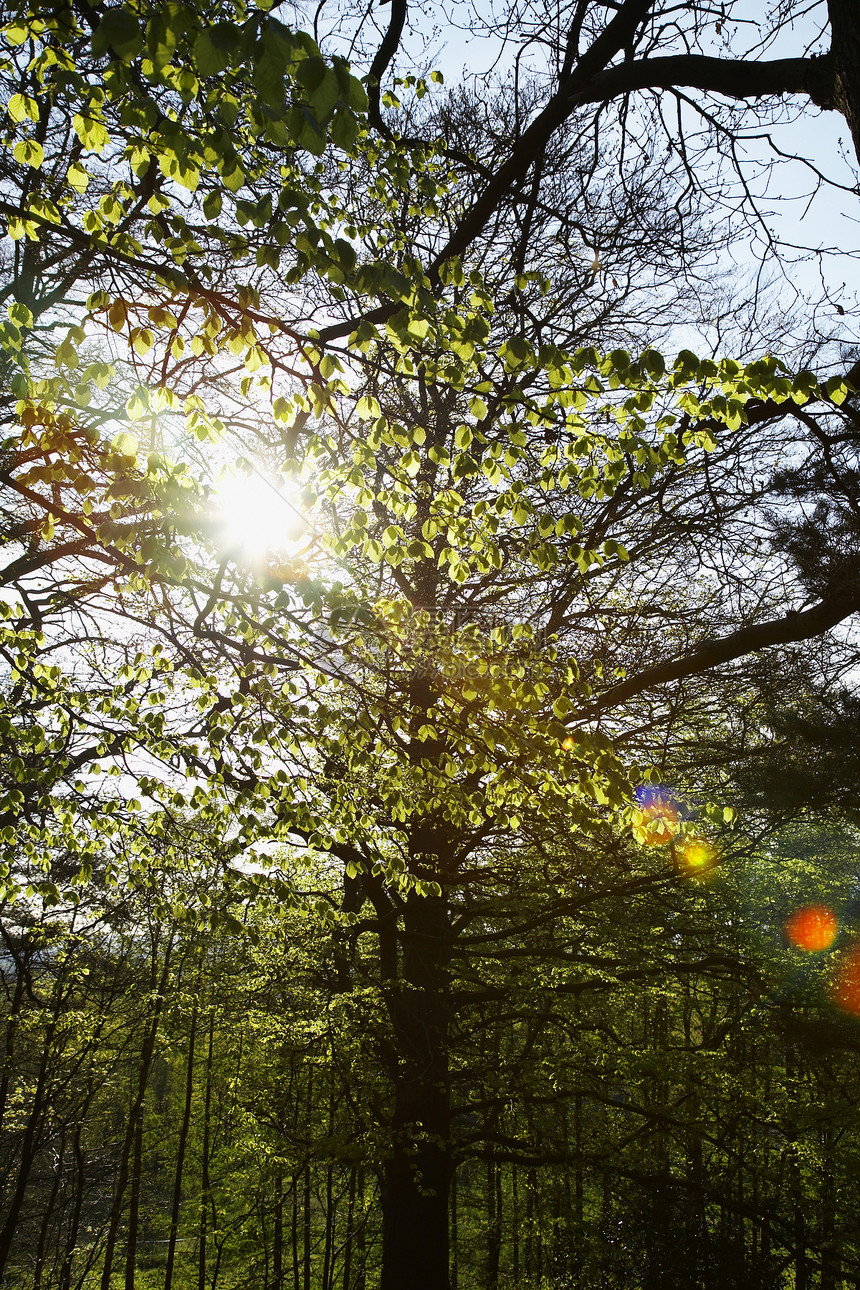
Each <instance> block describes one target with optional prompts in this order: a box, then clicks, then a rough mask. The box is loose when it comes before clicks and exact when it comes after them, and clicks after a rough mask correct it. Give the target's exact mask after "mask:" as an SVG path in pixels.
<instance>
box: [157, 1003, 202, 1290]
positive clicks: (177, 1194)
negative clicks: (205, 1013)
mask: <svg viewBox="0 0 860 1290" xmlns="http://www.w3.org/2000/svg"><path fill="white" fill-rule="evenodd" d="M199 986H200V983H199V980H198V993H195V996H194V1004H193V1006H192V1009H191V1023H190V1024H191V1031H190V1034H189V1036H188V1067H187V1070H186V1074H185V1104H184V1106H183V1108H182V1123H181V1125H180V1128H179V1142H178V1144H177V1147H176V1169H175V1171H174V1175H173V1200H172V1202H171V1206H170V1236H169V1238H168V1242H167V1267H166V1268H165V1270H164V1290H171V1288H172V1286H173V1265H174V1263H175V1261H176V1238H177V1235H178V1233H179V1211H180V1209H181V1206H182V1175H183V1172H184V1169H185V1150H186V1147H187V1145H188V1132H189V1129H190V1127H191V1108H192V1105H193V1101H194V1049H195V1045H196V1042H197V1015H198V1006H199Z"/></svg>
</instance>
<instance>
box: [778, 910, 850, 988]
mask: <svg viewBox="0 0 860 1290" xmlns="http://www.w3.org/2000/svg"><path fill="white" fill-rule="evenodd" d="M838 931H839V924H838V922H837V921H836V915H835V914H834V913H833V910H832V909H828V908H827V906H826V905H803V906H802V907H801V908H800V909H796V910H795V911H794V913H793V914H792V915H791V917H790V918H788V919H786V923H785V934H786V936H787V937H788V939H789V940H790V941H791V943H792V945H793V946H795V948H796V949H798V950H829V949H830V946H831V945H832V944H833V942H834V941H835V940H836V933H837V932H838ZM857 970H858V989H860V966H858V969H857Z"/></svg>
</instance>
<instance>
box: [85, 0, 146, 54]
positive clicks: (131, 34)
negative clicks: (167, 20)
mask: <svg viewBox="0 0 860 1290" xmlns="http://www.w3.org/2000/svg"><path fill="white" fill-rule="evenodd" d="M142 46H143V35H142V33H141V30H140V24H139V23H138V20H137V15H136V14H134V13H133V12H132V11H131V9H127V8H126V7H125V5H123V6H122V7H121V8H119V9H109V10H108V11H107V13H106V14H105V16H104V18H103V19H102V21H101V22H100V23H99V25H98V27H96V29H95V31H94V32H93V39H92V47H93V53H94V54H95V56H96V58H100V57H101V56H102V54H106V53H107V52H108V50H109V49H113V51H114V53H115V54H116V56H117V58H121V59H123V61H129V60H130V59H132V58H134V56H135V54H137V53H139V51H140V49H141V48H142Z"/></svg>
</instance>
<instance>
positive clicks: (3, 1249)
mask: <svg viewBox="0 0 860 1290" xmlns="http://www.w3.org/2000/svg"><path fill="white" fill-rule="evenodd" d="M61 1009H62V998H61V996H60V994H58V995H57V996H56V997H55V999H54V1001H53V1016H52V1018H51V1021H50V1024H49V1025H48V1027H47V1029H46V1032H45V1039H44V1043H43V1048H42V1056H41V1060H40V1062H39V1072H38V1075H37V1077H36V1087H35V1090H34V1092H33V1100H32V1104H31V1108H30V1114H29V1115H28V1117H27V1123H26V1125H25V1128H24V1133H23V1136H22V1139H21V1156H20V1160H19V1163H18V1174H17V1177H16V1179H15V1186H14V1189H13V1191H12V1196H11V1200H10V1203H9V1211H8V1214H7V1216H6V1221H5V1223H4V1224H3V1227H2V1228H0V1285H2V1284H3V1276H4V1273H5V1271H6V1263H7V1261H8V1259H9V1254H10V1252H11V1249H12V1243H13V1241H14V1239H15V1234H16V1232H17V1230H18V1221H19V1219H20V1217H21V1210H22V1208H23V1205H24V1197H25V1195H26V1193H27V1187H28V1185H29V1182H30V1174H31V1172H32V1170H33V1165H34V1164H35V1162H36V1158H37V1156H38V1154H39V1149H40V1147H41V1134H42V1130H43V1122H44V1119H45V1114H46V1110H47V1106H48V1102H49V1098H48V1091H47V1085H48V1074H49V1065H50V1059H51V1057H52V1055H53V1050H52V1045H53V1042H54V1035H55V1033H56V1028H57V1022H58V1020H59V1015H60V1011H61Z"/></svg>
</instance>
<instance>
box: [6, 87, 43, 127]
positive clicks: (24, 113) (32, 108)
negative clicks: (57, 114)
mask: <svg viewBox="0 0 860 1290" xmlns="http://www.w3.org/2000/svg"><path fill="white" fill-rule="evenodd" d="M6 111H7V112H8V113H9V116H10V117H11V119H12V120H13V121H14V122H15V123H16V125H17V124H20V123H21V122H22V121H26V120H28V119H29V120H30V121H38V119H39V105H38V103H37V102H36V100H35V99H32V98H30V96H29V95H28V94H13V95H12V97H11V98H10V100H9V102H8V104H7V105H6Z"/></svg>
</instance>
